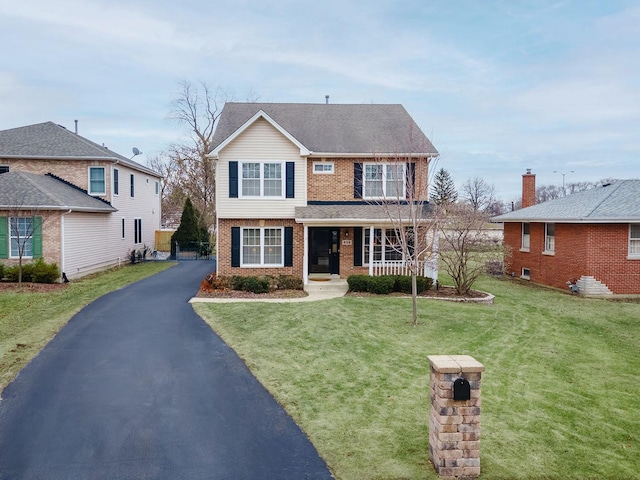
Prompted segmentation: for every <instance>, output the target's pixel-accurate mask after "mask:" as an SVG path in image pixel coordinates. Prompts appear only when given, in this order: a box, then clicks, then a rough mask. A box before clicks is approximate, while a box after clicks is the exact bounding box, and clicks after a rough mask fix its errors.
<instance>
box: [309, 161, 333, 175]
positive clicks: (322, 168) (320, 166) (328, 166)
mask: <svg viewBox="0 0 640 480" xmlns="http://www.w3.org/2000/svg"><path fill="white" fill-rule="evenodd" d="M313 173H319V174H325V175H331V174H333V162H313Z"/></svg>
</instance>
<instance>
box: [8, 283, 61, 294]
mask: <svg viewBox="0 0 640 480" xmlns="http://www.w3.org/2000/svg"><path fill="white" fill-rule="evenodd" d="M67 286H68V284H66V283H31V282H22V287H20V286H18V283H17V282H0V292H22V293H49V292H57V291H58V290H63V289H65V288H67Z"/></svg>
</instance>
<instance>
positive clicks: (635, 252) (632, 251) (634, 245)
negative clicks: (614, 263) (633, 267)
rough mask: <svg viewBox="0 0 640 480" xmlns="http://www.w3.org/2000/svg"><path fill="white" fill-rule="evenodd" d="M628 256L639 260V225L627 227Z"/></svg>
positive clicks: (634, 224) (633, 224)
mask: <svg viewBox="0 0 640 480" xmlns="http://www.w3.org/2000/svg"><path fill="white" fill-rule="evenodd" d="M629 256H630V257H635V258H640V223H632V224H630V225H629Z"/></svg>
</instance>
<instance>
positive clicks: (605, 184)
mask: <svg viewBox="0 0 640 480" xmlns="http://www.w3.org/2000/svg"><path fill="white" fill-rule="evenodd" d="M609 185H611V183H603V184H602V186H603V187H608V186H609Z"/></svg>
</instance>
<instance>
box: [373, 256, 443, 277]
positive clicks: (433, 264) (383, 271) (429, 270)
mask: <svg viewBox="0 0 640 480" xmlns="http://www.w3.org/2000/svg"><path fill="white" fill-rule="evenodd" d="M419 266H420V271H421V272H422V276H423V277H429V278H433V279H434V280H435V279H437V278H438V260H437V257H436V258H434V259H428V260H421V261H420V262H419ZM371 267H372V268H371V275H372V276H374V277H377V276H380V275H411V270H409V266H408V265H407V264H406V263H405V262H403V261H402V260H391V261H384V262H383V261H374V262H373V263H372V265H371Z"/></svg>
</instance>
